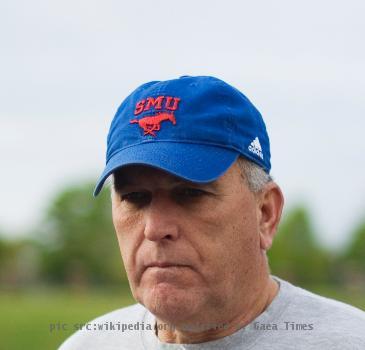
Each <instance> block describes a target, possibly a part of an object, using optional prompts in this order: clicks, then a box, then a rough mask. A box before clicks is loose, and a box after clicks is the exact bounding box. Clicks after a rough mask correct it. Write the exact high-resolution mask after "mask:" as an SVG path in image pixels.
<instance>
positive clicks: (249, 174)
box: [237, 156, 273, 193]
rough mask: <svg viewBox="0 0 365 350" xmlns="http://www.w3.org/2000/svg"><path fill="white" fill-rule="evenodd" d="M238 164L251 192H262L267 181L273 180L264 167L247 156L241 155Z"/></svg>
mask: <svg viewBox="0 0 365 350" xmlns="http://www.w3.org/2000/svg"><path fill="white" fill-rule="evenodd" d="M237 165H238V167H239V168H240V170H241V177H242V178H243V180H244V181H245V182H246V184H247V186H248V188H249V189H250V191H251V192H254V193H257V192H260V191H261V190H262V189H263V188H264V186H265V185H266V184H267V183H269V182H271V181H273V178H272V177H271V176H270V175H269V174H268V173H267V172H266V171H265V170H264V169H262V168H261V167H260V166H258V165H257V164H256V163H254V162H252V161H250V160H248V159H246V158H243V157H241V156H240V157H239V158H238V160H237Z"/></svg>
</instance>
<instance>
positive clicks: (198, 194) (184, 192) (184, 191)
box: [178, 188, 206, 198]
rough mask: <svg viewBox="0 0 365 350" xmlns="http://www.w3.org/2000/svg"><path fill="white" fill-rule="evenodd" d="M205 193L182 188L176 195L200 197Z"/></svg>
mask: <svg viewBox="0 0 365 350" xmlns="http://www.w3.org/2000/svg"><path fill="white" fill-rule="evenodd" d="M205 193H206V192H205V191H203V190H200V189H199V188H182V189H181V190H179V191H178V195H179V196H182V197H193V198H195V197H201V196H203V195H204V194H205Z"/></svg>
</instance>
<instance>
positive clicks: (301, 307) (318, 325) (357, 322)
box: [281, 280, 365, 349]
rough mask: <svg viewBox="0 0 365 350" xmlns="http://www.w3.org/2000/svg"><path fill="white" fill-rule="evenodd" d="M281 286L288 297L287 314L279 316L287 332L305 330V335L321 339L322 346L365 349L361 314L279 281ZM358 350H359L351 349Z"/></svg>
mask: <svg viewBox="0 0 365 350" xmlns="http://www.w3.org/2000/svg"><path fill="white" fill-rule="evenodd" d="M281 283H282V284H283V286H284V288H285V289H286V293H285V294H286V296H287V297H288V300H287V302H288V304H287V306H286V310H285V312H284V313H283V314H282V315H281V321H282V322H284V325H285V327H286V328H288V329H289V330H294V332H295V333H298V330H299V331H301V330H302V329H307V330H308V332H307V333H308V334H313V336H314V337H316V338H317V339H320V338H321V339H322V341H323V343H324V344H325V345H326V344H334V345H336V344H337V345H339V344H344V343H346V341H349V342H350V344H352V346H354V345H355V344H356V345H357V346H360V345H361V346H364V349H365V333H364V329H365V312H364V311H363V310H360V309H358V308H356V307H354V306H352V305H349V304H346V303H344V302H341V301H338V300H335V299H331V298H327V297H324V296H321V295H319V294H315V293H313V292H311V291H309V290H306V289H303V288H300V287H297V286H294V285H292V284H290V283H289V282H287V281H283V280H281ZM285 322H286V323H285ZM302 325H303V326H302ZM306 325H310V326H306ZM301 327H302V328H301ZM303 327H304V328H303ZM299 333H301V332H299ZM318 337H319V338H318ZM344 348H346V347H344ZM358 348H359V349H360V348H361V347H355V346H354V347H353V349H358Z"/></svg>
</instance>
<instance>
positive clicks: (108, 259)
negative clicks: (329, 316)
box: [0, 184, 365, 288]
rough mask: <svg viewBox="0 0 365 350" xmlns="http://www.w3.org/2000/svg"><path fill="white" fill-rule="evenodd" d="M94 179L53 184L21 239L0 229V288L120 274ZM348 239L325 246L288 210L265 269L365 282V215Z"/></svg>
mask: <svg viewBox="0 0 365 350" xmlns="http://www.w3.org/2000/svg"><path fill="white" fill-rule="evenodd" d="M92 189H93V185H92V184H82V185H75V186H71V187H68V188H65V189H63V190H62V191H60V192H59V193H58V194H56V196H55V197H54V199H53V200H52V201H51V203H50V205H49V206H48V209H47V210H46V212H45V214H44V218H43V220H42V221H41V222H40V223H39V225H37V227H35V228H34V229H33V230H32V232H31V233H30V234H29V235H28V236H29V238H27V239H21V240H5V239H4V238H1V237H2V236H1V234H0V288H19V287H20V288H23V287H32V286H39V285H66V286H90V287H91V286H107V285H110V286H116V285H120V284H121V283H123V282H127V277H126V273H125V271H124V268H123V264H122V260H121V257H120V253H119V247H118V242H117V239H116V235H115V233H114V228H113V225H112V220H111V203H110V194H109V193H108V191H102V193H101V194H100V196H99V197H98V198H97V199H94V198H92V196H91V193H92ZM348 234H349V235H350V239H349V241H348V244H347V245H346V246H345V247H344V248H343V249H342V250H340V251H331V250H329V249H326V248H324V247H323V246H322V245H321V244H319V242H318V233H317V232H314V229H313V226H312V223H311V220H310V214H309V211H308V210H307V209H306V208H305V207H304V206H299V207H295V208H292V209H291V210H289V211H288V212H287V213H286V215H285V217H284V218H283V220H282V223H281V224H280V226H279V230H278V233H277V235H276V238H275V240H274V243H273V246H272V248H271V249H270V251H269V253H268V258H269V264H270V268H271V273H272V274H274V275H277V276H279V277H282V278H284V279H287V280H289V281H291V282H293V283H295V284H298V285H301V286H303V287H310V286H313V285H331V286H332V285H333V286H338V285H341V286H343V285H345V286H349V287H352V288H357V287H359V288H364V287H365V218H364V219H363V221H362V222H361V223H360V224H359V225H358V226H357V227H356V228H355V229H354V230H352V231H351V230H349V232H348Z"/></svg>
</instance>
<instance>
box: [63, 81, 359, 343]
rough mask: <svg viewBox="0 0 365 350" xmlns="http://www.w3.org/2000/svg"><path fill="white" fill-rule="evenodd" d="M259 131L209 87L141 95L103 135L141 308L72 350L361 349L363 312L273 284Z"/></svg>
mask: <svg viewBox="0 0 365 350" xmlns="http://www.w3.org/2000/svg"><path fill="white" fill-rule="evenodd" d="M269 147H270V146H269V138H268V135H267V132H266V127H265V124H264V121H263V119H262V117H261V115H260V113H259V112H258V111H257V109H256V108H255V107H254V106H253V105H252V103H251V102H250V101H249V100H248V99H247V98H246V97H245V96H244V95H243V94H242V93H241V92H239V91H238V90H236V89H235V88H233V87H232V86H230V85H228V84H226V83H225V82H223V81H221V80H219V79H216V78H213V77H187V76H184V77H181V78H179V79H174V80H169V81H162V82H160V81H154V82H150V83H147V84H144V85H142V86H141V87H139V88H138V89H137V90H135V91H134V92H133V93H132V94H131V95H130V96H129V97H127V99H126V100H125V101H124V102H123V103H122V105H121V106H120V108H119V109H118V111H117V113H116V115H115V117H114V120H113V122H112V124H111V128H110V131H109V135H108V149H107V160H106V167H105V170H104V172H103V174H102V175H101V177H100V179H99V181H98V184H97V186H96V189H95V193H94V194H95V195H97V194H98V193H99V191H100V190H101V187H102V186H103V183H104V182H105V180H106V179H107V178H108V177H109V176H112V207H113V222H114V226H115V229H116V233H117V237H118V241H119V246H120V250H121V254H122V258H123V262H124V265H125V268H126V271H127V275H128V279H129V283H130V287H131V290H132V293H133V296H134V298H135V299H136V301H137V302H138V304H136V305H133V306H130V307H127V308H123V309H120V310H116V311H114V312H111V313H109V314H107V315H104V316H101V317H99V318H97V319H95V320H94V321H92V322H91V323H90V324H89V326H90V327H89V328H88V329H87V328H85V329H84V330H82V331H79V332H78V333H76V334H75V335H73V336H72V337H71V338H69V339H68V340H67V341H66V342H65V343H64V344H63V346H61V349H62V350H69V349H88V350H91V349H148V350H150V349H152V350H153V349H250V350H256V349H260V350H265V349H341V350H343V349H365V335H364V331H365V313H364V312H362V311H361V310H359V309H356V308H354V307H352V306H349V305H346V304H343V303H340V302H338V301H334V300H331V299H327V298H323V297H320V296H318V295H315V294H312V293H310V292H308V291H305V290H303V289H301V288H298V287H295V286H293V285H292V284H290V283H289V282H287V281H284V280H282V279H280V278H278V277H275V276H272V275H270V271H269V266H268V261H267V256H266V252H267V250H268V249H269V248H270V247H271V244H272V242H273V238H274V236H275V233H276V229H277V226H278V223H279V221H280V217H281V212H282V208H283V202H284V200H283V195H282V192H281V190H280V188H279V186H278V185H277V184H276V183H275V182H274V181H273V180H272V178H271V177H270V175H269V173H270V168H271V164H270V149H269Z"/></svg>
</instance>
